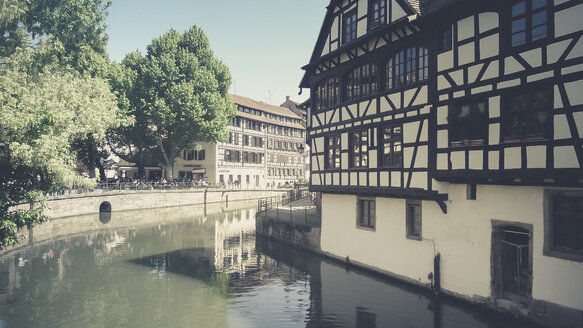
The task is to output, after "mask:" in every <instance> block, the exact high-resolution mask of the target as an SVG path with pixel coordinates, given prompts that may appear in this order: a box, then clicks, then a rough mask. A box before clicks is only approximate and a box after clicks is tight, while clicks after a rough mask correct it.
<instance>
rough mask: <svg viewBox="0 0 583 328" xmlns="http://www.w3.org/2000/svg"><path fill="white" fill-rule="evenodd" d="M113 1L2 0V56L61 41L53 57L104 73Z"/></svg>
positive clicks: (0, 45)
mask: <svg viewBox="0 0 583 328" xmlns="http://www.w3.org/2000/svg"><path fill="white" fill-rule="evenodd" d="M110 5H111V1H110V0H2V1H1V2H0V31H2V33H0V56H2V57H9V56H11V55H13V54H14V53H15V52H16V51H17V49H20V48H26V47H35V46H36V45H38V44H39V42H41V41H43V40H44V41H50V42H55V41H58V42H59V43H60V44H61V51H60V52H58V53H55V54H54V55H55V57H53V58H52V59H54V60H58V61H59V63H60V64H61V65H67V66H70V67H73V68H75V69H76V70H78V71H79V72H82V73H86V72H87V73H90V74H91V75H103V73H104V69H105V67H106V66H107V65H106V62H107V56H106V52H105V46H106V44H107V34H106V33H105V28H106V25H105V16H106V13H107V8H108V7H109V6H110Z"/></svg>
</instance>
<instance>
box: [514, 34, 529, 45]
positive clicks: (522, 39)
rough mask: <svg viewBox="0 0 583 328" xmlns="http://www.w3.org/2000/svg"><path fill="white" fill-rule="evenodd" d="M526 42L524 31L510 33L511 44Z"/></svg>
mask: <svg viewBox="0 0 583 328" xmlns="http://www.w3.org/2000/svg"><path fill="white" fill-rule="evenodd" d="M525 42H526V33H525V32H520V33H517V34H513V35H512V46H519V45H521V44H524V43H525Z"/></svg>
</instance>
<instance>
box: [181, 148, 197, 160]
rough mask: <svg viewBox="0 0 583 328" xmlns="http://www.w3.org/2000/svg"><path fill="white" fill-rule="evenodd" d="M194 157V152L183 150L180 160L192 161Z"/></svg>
mask: <svg viewBox="0 0 583 328" xmlns="http://www.w3.org/2000/svg"><path fill="white" fill-rule="evenodd" d="M195 157H196V150H185V151H184V152H183V153H182V159H184V160H186V161H192V160H193V159H195Z"/></svg>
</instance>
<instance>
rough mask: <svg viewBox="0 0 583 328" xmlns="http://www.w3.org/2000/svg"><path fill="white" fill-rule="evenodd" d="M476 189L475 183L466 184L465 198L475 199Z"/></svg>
mask: <svg viewBox="0 0 583 328" xmlns="http://www.w3.org/2000/svg"><path fill="white" fill-rule="evenodd" d="M477 191H478V186H477V185H476V184H475V183H470V184H468V185H466V199H467V200H476V199H477V198H476V196H477Z"/></svg>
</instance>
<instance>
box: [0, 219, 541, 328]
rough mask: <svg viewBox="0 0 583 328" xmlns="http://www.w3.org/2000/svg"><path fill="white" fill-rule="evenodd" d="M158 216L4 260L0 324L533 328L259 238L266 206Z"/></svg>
mask: <svg viewBox="0 0 583 328" xmlns="http://www.w3.org/2000/svg"><path fill="white" fill-rule="evenodd" d="M148 215H157V214H156V213H155V214H148V212H144V213H142V214H141V217H140V216H139V215H136V214H134V217H140V220H142V222H145V224H143V225H141V226H139V225H138V226H132V227H131V228H130V227H119V226H118V227H116V228H113V229H110V230H105V231H93V232H88V233H85V234H81V233H79V234H77V235H71V236H68V237H64V238H57V239H51V240H48V241H46V242H43V243H36V244H34V245H31V246H29V247H26V248H22V249H20V250H18V251H14V252H12V253H10V254H8V255H5V256H3V257H0V327H50V326H54V327H157V326H158V327H501V328H505V327H521V325H520V323H517V322H515V321H513V320H511V319H508V318H505V317H504V318H501V317H497V316H494V315H492V313H490V312H483V311H477V310H476V309H475V308H473V307H469V306H467V305H465V304H458V303H456V302H452V301H449V300H445V301H443V302H437V301H436V300H435V299H434V298H433V297H432V295H431V294H428V293H425V292H423V291H419V290H416V289H414V288H411V287H408V286H403V285H399V284H397V283H395V282H393V281H390V280H387V279H383V278H380V277H377V276H372V275H370V274H367V273H364V272H360V271H358V270H354V269H349V270H347V268H345V267H344V266H342V265H338V264H336V263H333V262H330V261H327V260H322V259H321V258H320V257H317V256H314V255H312V254H308V253H304V252H300V251H297V250H294V249H292V248H289V247H286V246H282V245H280V244H278V243H274V242H271V241H269V240H266V239H264V238H259V237H256V236H255V211H254V209H246V210H241V211H230V212H229V211H228V212H219V213H218V214H214V215H209V216H194V217H189V218H185V219H180V220H170V219H168V220H167V223H165V224H155V225H152V224H151V223H150V224H149V223H147V222H151V221H149V220H148V219H147V216H148ZM157 220H158V221H160V218H157ZM79 221H80V222H83V219H79ZM118 221H120V220H116V222H118ZM56 224H57V226H58V225H59V224H61V223H58V222H57V223H56ZM46 229H47V230H50V229H54V227H53V228H51V227H46ZM525 327H526V326H525ZM528 327H531V326H528Z"/></svg>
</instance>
